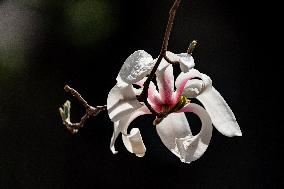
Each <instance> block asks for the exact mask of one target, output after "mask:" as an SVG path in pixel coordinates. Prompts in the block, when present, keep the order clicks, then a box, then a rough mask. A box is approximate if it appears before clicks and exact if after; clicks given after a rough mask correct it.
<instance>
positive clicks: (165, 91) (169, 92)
mask: <svg viewBox="0 0 284 189" xmlns="http://www.w3.org/2000/svg"><path fill="white" fill-rule="evenodd" d="M156 76H157V77H156V78H157V85H158V88H159V94H160V98H161V101H162V102H163V104H169V105H170V104H172V100H173V93H174V75H173V67H172V65H169V66H166V67H165V68H164V69H162V70H157V72H156Z"/></svg>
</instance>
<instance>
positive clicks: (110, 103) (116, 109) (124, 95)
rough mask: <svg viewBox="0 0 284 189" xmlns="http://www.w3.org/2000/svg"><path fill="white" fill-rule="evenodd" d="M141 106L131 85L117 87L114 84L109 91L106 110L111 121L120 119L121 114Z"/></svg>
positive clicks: (123, 114)
mask: <svg viewBox="0 0 284 189" xmlns="http://www.w3.org/2000/svg"><path fill="white" fill-rule="evenodd" d="M140 107H142V104H140V102H139V101H138V100H137V99H136V93H135V91H134V88H133V87H132V85H128V86H126V87H118V86H117V85H115V86H114V87H113V88H112V89H111V90H110V92H109V94H108V98H107V110H108V115H109V117H110V119H111V120H112V121H113V122H116V121H118V120H120V119H121V118H122V117H123V116H125V115H127V114H129V113H131V112H133V111H135V110H137V109H138V108H140Z"/></svg>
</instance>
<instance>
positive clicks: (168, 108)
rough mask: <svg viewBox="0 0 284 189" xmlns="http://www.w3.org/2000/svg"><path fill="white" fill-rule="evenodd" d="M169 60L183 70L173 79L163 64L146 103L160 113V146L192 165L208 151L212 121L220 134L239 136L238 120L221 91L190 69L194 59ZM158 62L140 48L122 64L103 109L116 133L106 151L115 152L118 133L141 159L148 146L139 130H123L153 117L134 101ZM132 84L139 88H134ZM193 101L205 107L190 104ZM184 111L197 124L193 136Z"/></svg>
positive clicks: (175, 57) (170, 55)
mask: <svg viewBox="0 0 284 189" xmlns="http://www.w3.org/2000/svg"><path fill="white" fill-rule="evenodd" d="M166 55H167V57H168V59H169V60H170V61H174V62H179V64H180V68H181V70H182V72H181V73H180V74H179V76H178V77H177V78H176V80H174V75H173V67H172V65H171V64H169V63H168V62H167V61H166V60H164V59H163V60H162V61H161V63H160V65H159V67H158V70H157V72H156V81H157V87H156V85H155V84H154V83H153V82H151V83H150V85H149V89H148V99H147V100H148V102H149V104H150V105H151V106H152V108H153V109H154V110H155V111H156V112H158V113H162V114H163V115H164V117H163V119H160V120H159V119H156V123H155V124H156V130H157V132H158V135H159V136H160V138H161V140H162V142H163V143H164V145H165V146H166V147H167V148H168V149H169V150H170V151H171V152H172V153H174V154H175V155H176V156H177V157H179V158H180V160H181V161H182V162H186V163H190V162H191V161H194V160H196V159H198V158H199V157H201V156H202V155H203V153H204V152H205V151H206V149H207V147H208V145H209V142H210V139H211V136H212V129H213V127H212V123H213V125H214V126H215V128H216V129H217V130H218V131H219V132H221V133H222V134H223V135H225V136H228V137H232V136H241V135H242V133H241V130H240V128H239V126H238V123H237V121H236V118H235V116H234V114H233V112H232V110H231V109H230V107H229V106H228V105H227V103H226V102H225V100H224V99H223V97H222V96H221V95H220V93H219V92H218V91H217V90H216V89H215V88H214V87H213V86H212V81H211V79H210V78H209V77H208V76H207V75H205V74H202V73H200V72H199V71H198V70H196V69H194V68H193V67H194V60H193V58H192V56H191V55H189V54H187V53H182V54H174V53H171V52H169V51H167V53H166ZM155 63H156V59H155V60H153V58H152V56H151V55H150V54H148V53H147V52H145V51H143V50H138V51H135V52H134V53H133V54H132V55H130V56H129V57H128V58H127V59H126V61H125V62H124V64H123V66H122V68H121V70H120V72H119V74H118V76H117V79H116V80H117V83H116V85H115V86H114V87H113V88H112V89H111V91H110V92H109V95H108V98H107V110H108V114H109V117H110V119H111V120H112V121H113V122H114V132H113V136H112V138H111V143H110V148H111V150H112V152H113V153H117V151H116V150H115V147H114V144H115V141H116V139H117V137H118V136H119V134H120V133H122V140H123V143H124V145H125V147H126V149H127V150H128V151H129V152H131V153H134V154H135V155H136V156H138V157H142V156H144V154H145V152H146V147H145V145H144V143H143V140H142V137H141V134H140V131H139V129H138V128H133V129H132V130H131V131H130V132H128V131H127V129H128V126H129V125H130V123H131V122H132V121H133V120H134V119H135V118H137V117H138V116H140V115H145V114H151V112H150V111H149V109H148V108H147V107H146V106H145V105H144V103H141V102H139V101H138V100H137V98H136V96H137V95H139V94H140V93H141V92H142V88H143V84H144V82H145V80H146V79H147V77H146V76H147V75H148V74H149V72H150V71H151V70H152V68H153V66H154V65H155ZM133 84H136V85H138V86H140V87H141V88H139V89H136V88H135V87H134V86H133ZM190 98H197V99H198V100H199V101H200V102H201V103H202V104H203V106H204V108H205V109H204V108H203V107H202V106H200V105H198V104H194V103H190V100H189V99H190ZM185 112H193V113H194V114H196V115H197V116H198V117H199V118H200V120H201V124H202V126H201V130H200V132H199V133H198V134H197V135H193V134H192V133H191V130H190V127H189V123H188V121H187V118H186V116H185Z"/></svg>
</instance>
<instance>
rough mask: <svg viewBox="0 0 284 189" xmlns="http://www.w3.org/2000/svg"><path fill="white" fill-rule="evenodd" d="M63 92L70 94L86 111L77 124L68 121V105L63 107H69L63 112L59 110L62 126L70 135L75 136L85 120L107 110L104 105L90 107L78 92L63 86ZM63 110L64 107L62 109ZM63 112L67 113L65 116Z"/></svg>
mask: <svg viewBox="0 0 284 189" xmlns="http://www.w3.org/2000/svg"><path fill="white" fill-rule="evenodd" d="M64 90H65V91H66V92H69V93H71V94H72V95H73V96H74V97H75V98H76V99H77V100H78V101H79V102H80V103H81V104H82V105H83V106H84V107H85V109H86V113H85V114H84V115H83V117H82V118H81V120H80V122H78V123H72V122H71V121H70V108H71V106H70V103H69V105H65V104H64V106H69V107H67V109H68V110H63V109H62V108H60V109H59V111H60V114H61V117H62V120H63V124H64V125H65V126H66V128H67V129H68V130H69V131H70V132H71V133H72V134H75V133H77V132H78V130H79V129H80V128H82V127H83V126H84V124H85V122H86V120H87V119H89V118H90V117H91V116H93V117H94V116H97V115H98V114H99V113H100V112H101V111H104V110H106V109H107V107H106V105H104V106H96V107H93V106H90V105H89V104H88V103H87V101H86V100H85V99H84V98H83V97H82V96H81V95H80V93H79V92H78V91H76V90H75V89H73V88H71V87H69V86H68V85H65V86H64ZM64 108H65V107H64ZM64 111H68V112H67V115H65V114H64V113H66V112H64Z"/></svg>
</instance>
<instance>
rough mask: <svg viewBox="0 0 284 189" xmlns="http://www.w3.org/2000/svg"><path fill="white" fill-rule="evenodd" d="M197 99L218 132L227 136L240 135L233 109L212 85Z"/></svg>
mask: <svg viewBox="0 0 284 189" xmlns="http://www.w3.org/2000/svg"><path fill="white" fill-rule="evenodd" d="M197 99H198V100H199V101H200V102H201V103H202V104H203V105H204V107H205V109H206V111H207V112H208V114H209V115H210V117H211V120H212V122H213V125H214V126H215V127H216V129H217V130H218V131H219V132H220V133H222V134H223V135H225V136H228V137H233V136H242V132H241V129H240V127H239V125H238V122H237V120H236V118H235V115H234V113H233V111H232V110H231V108H230V107H229V106H228V104H227V103H226V101H225V100H224V98H223V97H222V96H221V95H220V93H219V92H218V91H217V90H216V89H215V88H214V87H212V86H210V87H207V89H206V90H205V91H203V92H202V93H201V94H200V95H198V96H197Z"/></svg>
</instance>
